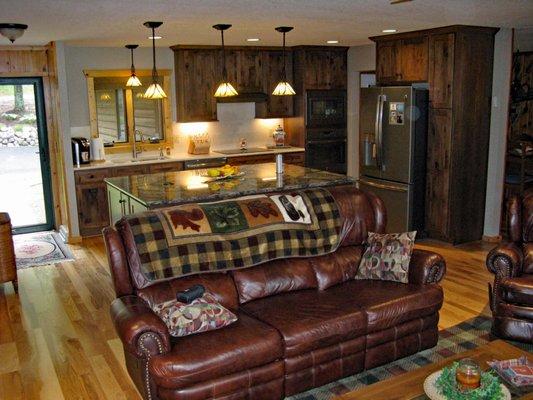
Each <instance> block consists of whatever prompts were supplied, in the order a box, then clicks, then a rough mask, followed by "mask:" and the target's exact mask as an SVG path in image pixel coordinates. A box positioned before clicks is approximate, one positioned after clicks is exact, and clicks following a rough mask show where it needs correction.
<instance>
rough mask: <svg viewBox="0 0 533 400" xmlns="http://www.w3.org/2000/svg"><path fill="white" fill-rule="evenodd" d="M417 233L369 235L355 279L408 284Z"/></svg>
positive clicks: (370, 233)
mask: <svg viewBox="0 0 533 400" xmlns="http://www.w3.org/2000/svg"><path fill="white" fill-rule="evenodd" d="M415 236H416V231H413V232H404V233H386V234H382V233H373V232H369V233H368V240H367V244H368V247H367V248H366V250H365V253H364V254H363V257H362V259H361V264H360V265H359V269H358V271H357V274H356V275H355V279H379V280H383V281H395V282H402V283H407V282H408V281H409V262H410V260H411V253H412V252H413V247H414V245H415Z"/></svg>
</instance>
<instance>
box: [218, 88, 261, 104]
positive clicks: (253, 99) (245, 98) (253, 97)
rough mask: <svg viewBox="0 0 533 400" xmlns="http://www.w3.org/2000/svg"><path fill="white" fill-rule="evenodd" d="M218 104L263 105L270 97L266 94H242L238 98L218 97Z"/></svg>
mask: <svg viewBox="0 0 533 400" xmlns="http://www.w3.org/2000/svg"><path fill="white" fill-rule="evenodd" d="M216 99H217V103H263V102H265V101H267V99H268V95H267V94H266V93H264V92H241V91H239V94H238V95H237V96H231V97H217V98H216Z"/></svg>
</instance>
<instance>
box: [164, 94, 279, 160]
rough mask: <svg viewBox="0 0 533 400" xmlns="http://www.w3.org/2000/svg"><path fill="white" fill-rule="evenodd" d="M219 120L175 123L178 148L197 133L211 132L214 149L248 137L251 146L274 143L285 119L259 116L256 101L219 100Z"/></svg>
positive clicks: (184, 146) (236, 145) (185, 144)
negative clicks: (277, 131) (226, 101)
mask: <svg viewBox="0 0 533 400" xmlns="http://www.w3.org/2000/svg"><path fill="white" fill-rule="evenodd" d="M217 116H218V121H216V122H190V123H174V127H173V131H174V135H175V138H174V140H175V142H174V143H175V147H183V148H184V149H185V148H186V146H187V136H188V135H190V134H195V133H204V132H207V133H209V137H210V138H211V149H212V150H220V149H231V148H238V147H239V144H240V139H241V138H246V140H247V142H248V146H249V147H252V146H265V145H267V144H272V143H273V141H272V132H273V131H274V130H275V129H276V127H277V126H278V125H281V126H283V119H282V118H272V119H259V118H255V103H219V104H218V105H217Z"/></svg>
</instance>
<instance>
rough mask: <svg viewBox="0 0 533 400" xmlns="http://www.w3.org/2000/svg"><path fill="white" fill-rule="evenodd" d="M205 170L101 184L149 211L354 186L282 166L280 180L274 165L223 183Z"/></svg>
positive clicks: (327, 174) (342, 178)
mask: <svg viewBox="0 0 533 400" xmlns="http://www.w3.org/2000/svg"><path fill="white" fill-rule="evenodd" d="M206 171H207V170H205V169H200V170H188V171H176V172H165V173H157V174H149V175H133V176H123V177H115V178H105V179H104V181H105V182H106V183H107V184H108V185H110V186H113V187H115V188H116V189H118V190H120V191H122V192H124V193H126V194H127V195H129V196H131V197H133V198H135V199H137V200H138V201H140V202H141V203H142V204H144V205H145V206H146V207H148V208H160V207H166V206H170V205H177V204H183V203H191V202H206V201H216V200H221V199H225V198H231V197H239V196H247V195H252V194H259V193H270V192H276V191H280V190H296V189H306V188H313V187H324V186H336V185H343V184H351V183H354V182H355V180H354V179H352V178H349V177H347V176H346V175H340V174H334V173H331V172H326V171H320V170H317V169H312V168H306V167H301V166H298V165H292V164H285V165H284V173H283V175H282V180H278V178H277V176H276V164H275V163H264V164H255V165H243V166H241V167H240V168H239V171H240V172H244V174H243V175H242V176H240V177H238V178H234V179H228V180H224V181H210V179H209V178H208V177H206V176H205V174H206Z"/></svg>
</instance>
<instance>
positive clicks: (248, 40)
mask: <svg viewBox="0 0 533 400" xmlns="http://www.w3.org/2000/svg"><path fill="white" fill-rule="evenodd" d="M259 40H260V39H259V38H248V39H246V41H247V42H259Z"/></svg>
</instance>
